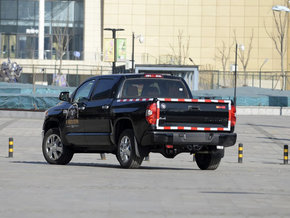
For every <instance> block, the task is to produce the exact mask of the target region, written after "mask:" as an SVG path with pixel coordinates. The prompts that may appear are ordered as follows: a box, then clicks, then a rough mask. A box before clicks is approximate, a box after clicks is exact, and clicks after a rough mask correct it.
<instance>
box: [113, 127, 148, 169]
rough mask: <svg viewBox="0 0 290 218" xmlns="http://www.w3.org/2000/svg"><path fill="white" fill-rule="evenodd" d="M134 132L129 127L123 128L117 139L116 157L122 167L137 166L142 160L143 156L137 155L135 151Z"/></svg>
mask: <svg viewBox="0 0 290 218" xmlns="http://www.w3.org/2000/svg"><path fill="white" fill-rule="evenodd" d="M135 143H137V142H136V140H135V139H134V133H133V130H131V129H126V130H124V131H123V132H122V133H121V135H120V137H119V140H118V148H117V155H116V156H117V159H118V161H119V163H120V165H121V167H123V168H138V167H139V166H140V165H141V163H142V161H143V157H142V156H140V157H138V156H137V154H136V151H135V146H138V145H136V144H135Z"/></svg>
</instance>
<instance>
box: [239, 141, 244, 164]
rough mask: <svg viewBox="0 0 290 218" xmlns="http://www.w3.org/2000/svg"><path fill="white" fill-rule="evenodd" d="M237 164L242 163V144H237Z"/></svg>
mask: <svg viewBox="0 0 290 218" xmlns="http://www.w3.org/2000/svg"><path fill="white" fill-rule="evenodd" d="M238 162H239V163H243V144H242V143H240V144H239V158H238Z"/></svg>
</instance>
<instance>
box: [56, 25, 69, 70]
mask: <svg viewBox="0 0 290 218" xmlns="http://www.w3.org/2000/svg"><path fill="white" fill-rule="evenodd" d="M68 30H69V28H68V26H65V27H60V26H59V27H54V28H53V37H54V39H55V42H56V43H55V52H56V60H59V67H58V74H61V70H62V60H63V56H64V55H65V53H66V51H67V49H68V45H69V42H70V40H71V36H70V34H69V32H68Z"/></svg>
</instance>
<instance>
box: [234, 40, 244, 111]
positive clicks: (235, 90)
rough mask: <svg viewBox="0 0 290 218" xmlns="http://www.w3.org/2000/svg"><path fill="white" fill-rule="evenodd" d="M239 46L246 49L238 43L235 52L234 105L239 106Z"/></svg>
mask: <svg viewBox="0 0 290 218" xmlns="http://www.w3.org/2000/svg"><path fill="white" fill-rule="evenodd" d="M238 48H240V49H241V50H242V51H244V50H245V46H244V45H242V44H241V45H239V44H238V43H236V53H235V87H234V105H235V106H237V68H238V63H237V62H238Z"/></svg>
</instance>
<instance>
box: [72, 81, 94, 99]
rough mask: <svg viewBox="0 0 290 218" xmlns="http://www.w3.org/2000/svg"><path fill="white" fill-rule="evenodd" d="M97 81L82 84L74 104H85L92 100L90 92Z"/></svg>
mask: <svg viewBox="0 0 290 218" xmlns="http://www.w3.org/2000/svg"><path fill="white" fill-rule="evenodd" d="M94 83H95V80H90V81H87V82H85V83H84V84H82V85H81V86H80V87H79V88H78V90H77V92H76V94H75V96H74V99H73V102H83V101H87V100H89V98H90V92H91V89H92V87H93V86H94Z"/></svg>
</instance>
